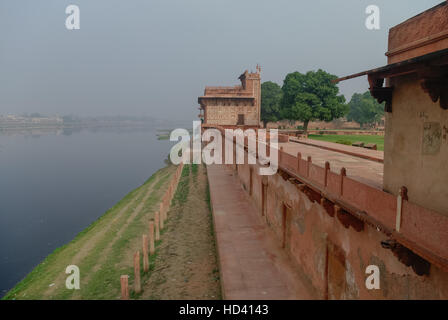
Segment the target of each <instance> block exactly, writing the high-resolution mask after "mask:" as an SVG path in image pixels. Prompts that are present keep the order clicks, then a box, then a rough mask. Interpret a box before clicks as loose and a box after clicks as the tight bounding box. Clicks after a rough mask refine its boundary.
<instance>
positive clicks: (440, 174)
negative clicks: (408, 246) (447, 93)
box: [384, 76, 448, 215]
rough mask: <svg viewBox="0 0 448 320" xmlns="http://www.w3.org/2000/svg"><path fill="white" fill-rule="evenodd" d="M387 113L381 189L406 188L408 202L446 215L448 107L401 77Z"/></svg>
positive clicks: (415, 81)
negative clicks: (433, 100)
mask: <svg viewBox="0 0 448 320" xmlns="http://www.w3.org/2000/svg"><path fill="white" fill-rule="evenodd" d="M391 85H393V86H394V93H393V101H392V113H386V135H385V142H384V189H385V190H386V191H388V192H391V193H393V194H398V190H399V188H400V187H401V186H406V187H407V189H408V197H409V201H410V202H413V203H416V204H418V205H421V206H423V207H426V208H430V209H433V210H435V211H437V212H440V213H442V214H445V215H448V201H447V199H448V187H447V186H448V184H447V182H448V170H447V167H448V140H447V134H448V110H443V109H442V108H440V106H439V103H438V102H437V103H433V102H432V101H431V99H430V97H429V95H428V94H427V93H425V92H424V91H423V90H422V88H421V86H420V83H419V81H418V79H417V78H416V77H413V76H408V77H400V78H397V79H395V80H394V81H393V82H391Z"/></svg>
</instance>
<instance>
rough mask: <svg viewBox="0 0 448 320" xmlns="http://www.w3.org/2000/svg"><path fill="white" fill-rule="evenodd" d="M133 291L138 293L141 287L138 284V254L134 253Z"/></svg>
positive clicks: (137, 252) (139, 283)
mask: <svg viewBox="0 0 448 320" xmlns="http://www.w3.org/2000/svg"><path fill="white" fill-rule="evenodd" d="M134 291H135V292H136V293H140V292H141V291H142V286H141V282H140V252H139V251H136V252H135V253H134Z"/></svg>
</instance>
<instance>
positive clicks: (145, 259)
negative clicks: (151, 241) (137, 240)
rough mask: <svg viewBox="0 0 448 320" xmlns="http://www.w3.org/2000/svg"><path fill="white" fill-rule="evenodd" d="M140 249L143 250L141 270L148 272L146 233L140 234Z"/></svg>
mask: <svg viewBox="0 0 448 320" xmlns="http://www.w3.org/2000/svg"><path fill="white" fill-rule="evenodd" d="M142 251H143V272H148V270H149V260H148V236H147V235H146V234H144V235H143V236H142Z"/></svg>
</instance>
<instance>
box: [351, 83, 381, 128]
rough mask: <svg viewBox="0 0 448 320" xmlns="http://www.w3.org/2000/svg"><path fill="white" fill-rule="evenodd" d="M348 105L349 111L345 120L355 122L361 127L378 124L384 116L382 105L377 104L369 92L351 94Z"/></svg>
mask: <svg viewBox="0 0 448 320" xmlns="http://www.w3.org/2000/svg"><path fill="white" fill-rule="evenodd" d="M348 105H349V109H350V111H349V113H348V115H347V120H349V121H356V122H358V123H359V124H360V125H361V126H365V125H366V124H369V125H372V124H374V123H378V122H380V121H381V117H382V116H383V115H384V103H383V104H380V103H378V102H377V101H376V100H375V98H373V97H372V95H371V94H370V92H369V91H367V92H365V93H362V94H361V93H355V94H353V96H352V98H351V100H350V103H349V104H348Z"/></svg>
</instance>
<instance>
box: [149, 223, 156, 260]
mask: <svg viewBox="0 0 448 320" xmlns="http://www.w3.org/2000/svg"><path fill="white" fill-rule="evenodd" d="M155 251H156V250H155V245H154V221H149V254H150V255H153V254H154V253H155Z"/></svg>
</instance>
